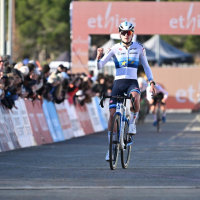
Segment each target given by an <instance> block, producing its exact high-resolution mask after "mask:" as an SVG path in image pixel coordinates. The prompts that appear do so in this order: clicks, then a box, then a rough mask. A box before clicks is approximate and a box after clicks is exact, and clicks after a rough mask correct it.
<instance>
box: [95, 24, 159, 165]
mask: <svg viewBox="0 0 200 200" xmlns="http://www.w3.org/2000/svg"><path fill="white" fill-rule="evenodd" d="M133 35H134V26H133V24H131V23H130V22H122V23H121V24H120V25H119V36H120V38H121V42H120V43H118V44H115V45H113V46H112V47H110V48H109V49H108V50H107V52H106V53H105V55H104V56H103V58H101V57H102V55H103V48H98V49H97V63H96V64H97V68H98V69H101V68H103V66H104V65H105V64H106V63H107V62H108V61H109V60H110V58H111V57H112V58H113V61H114V63H115V67H116V76H115V81H114V85H113V89H112V93H111V95H112V96H117V95H120V96H123V95H124V93H127V95H130V94H132V96H133V97H135V103H134V104H135V105H134V106H135V110H133V109H132V108H131V117H130V125H129V134H131V135H135V134H136V126H135V120H136V118H137V115H138V112H139V109H140V89H139V86H138V82H137V69H138V64H139V61H140V62H141V63H142V65H143V67H144V70H145V73H146V75H147V77H148V80H149V81H150V85H151V91H152V92H153V93H156V89H155V82H154V81H153V75H152V72H151V69H150V67H149V64H148V62H147V58H146V51H145V48H144V47H143V45H142V44H140V43H137V42H132V38H133ZM116 101H117V100H116V99H114V98H113V99H112V98H111V99H110V105H109V109H110V118H109V120H108V141H109V140H110V130H111V125H112V121H113V116H114V114H115V112H116ZM105 159H106V160H107V161H109V151H108V152H107V154H106V158H105Z"/></svg>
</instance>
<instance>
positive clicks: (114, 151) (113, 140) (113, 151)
mask: <svg viewBox="0 0 200 200" xmlns="http://www.w3.org/2000/svg"><path fill="white" fill-rule="evenodd" d="M119 127H120V116H119V115H115V116H114V119H113V122H112V128H111V133H110V147H109V158H110V161H109V162H110V169H111V170H114V169H115V168H116V167H117V161H118V155H119V142H118V138H119V131H120V129H119Z"/></svg>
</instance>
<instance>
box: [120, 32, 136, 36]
mask: <svg viewBox="0 0 200 200" xmlns="http://www.w3.org/2000/svg"><path fill="white" fill-rule="evenodd" d="M132 33H133V32H132V31H121V34H122V35H124V36H125V35H126V34H128V36H129V35H132Z"/></svg>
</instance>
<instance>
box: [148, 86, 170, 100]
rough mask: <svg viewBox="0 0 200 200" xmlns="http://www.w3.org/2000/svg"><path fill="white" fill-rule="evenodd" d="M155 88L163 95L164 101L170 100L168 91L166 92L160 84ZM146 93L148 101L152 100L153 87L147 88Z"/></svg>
mask: <svg viewBox="0 0 200 200" xmlns="http://www.w3.org/2000/svg"><path fill="white" fill-rule="evenodd" d="M155 88H156V92H157V94H158V93H163V95H164V96H163V97H164V99H167V98H168V92H167V91H166V90H164V89H163V88H162V87H161V86H160V85H159V84H156V85H155ZM146 92H147V100H148V101H150V100H151V99H152V92H151V86H148V87H147V89H146Z"/></svg>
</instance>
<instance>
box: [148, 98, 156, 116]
mask: <svg viewBox="0 0 200 200" xmlns="http://www.w3.org/2000/svg"><path fill="white" fill-rule="evenodd" d="M153 102H154V100H153V99H151V100H150V101H149V105H151V112H152V113H153V114H155V112H156V107H155V106H154V105H153Z"/></svg>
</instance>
